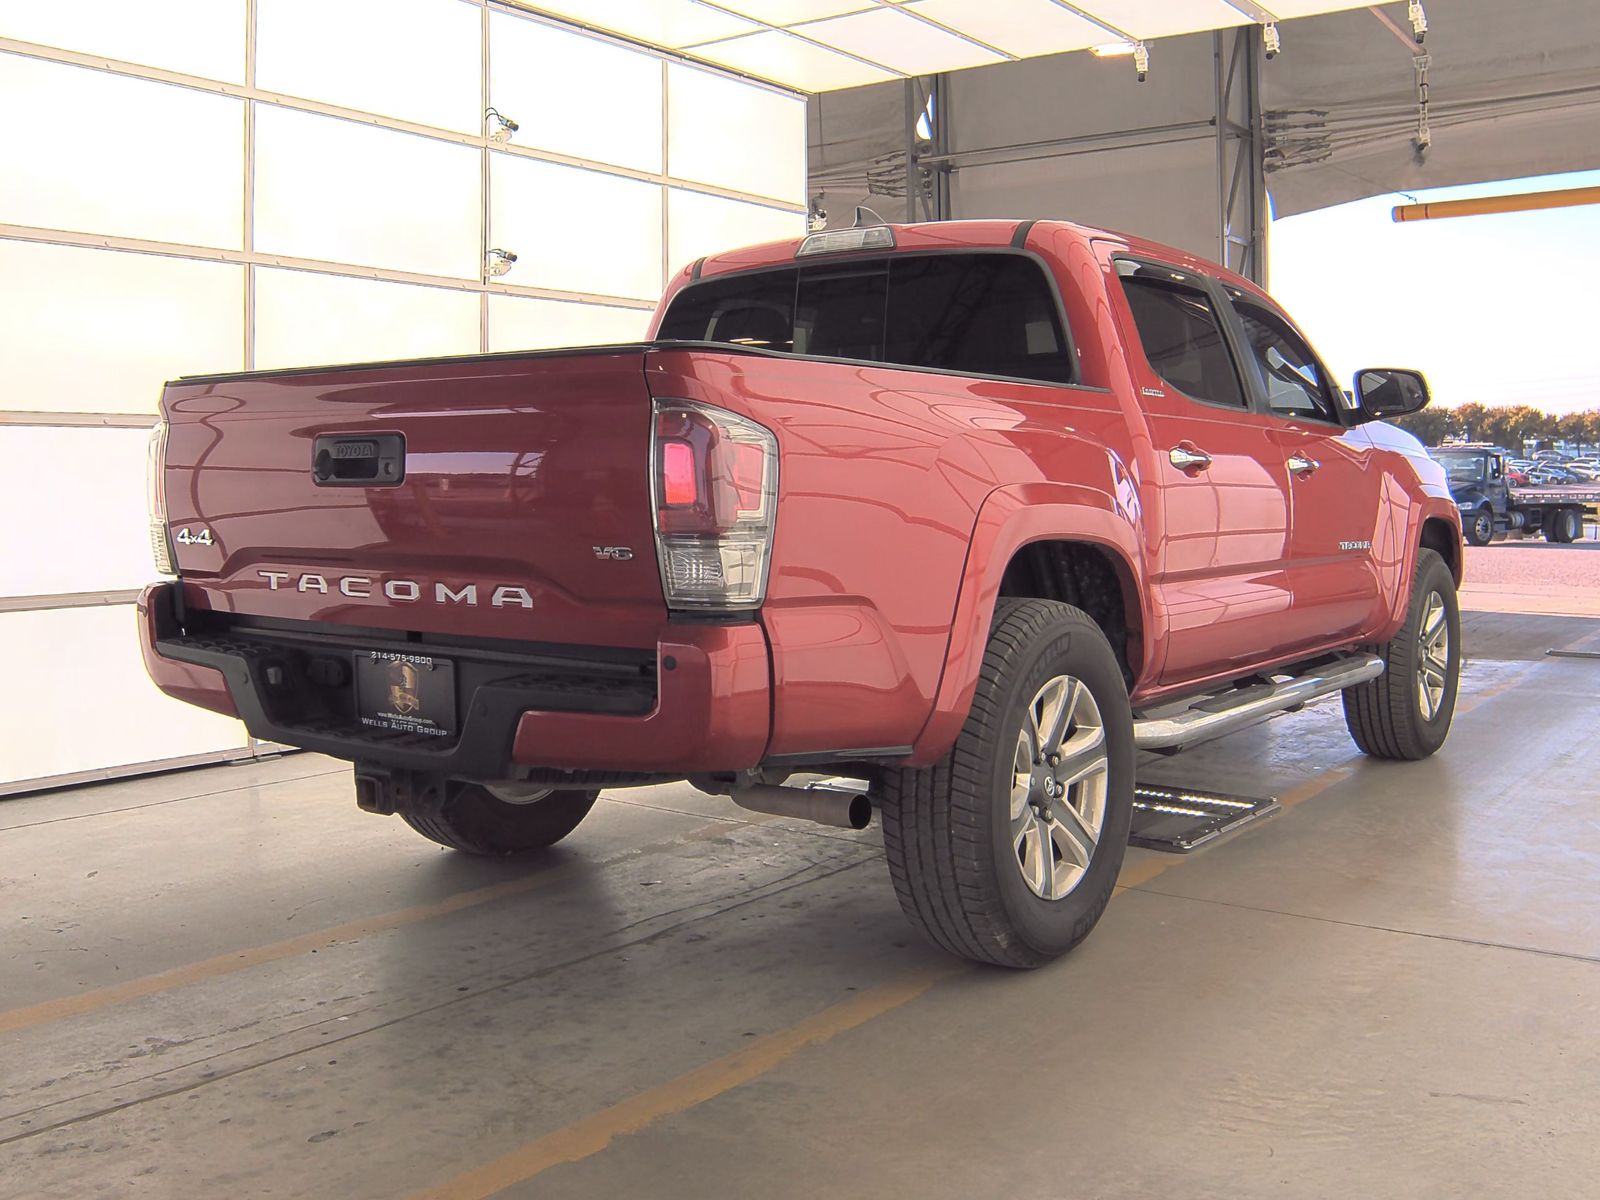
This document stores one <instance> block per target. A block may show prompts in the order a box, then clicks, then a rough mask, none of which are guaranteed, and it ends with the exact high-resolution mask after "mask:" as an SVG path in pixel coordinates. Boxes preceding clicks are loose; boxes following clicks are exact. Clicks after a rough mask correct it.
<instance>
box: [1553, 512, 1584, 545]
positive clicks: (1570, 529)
mask: <svg viewBox="0 0 1600 1200" xmlns="http://www.w3.org/2000/svg"><path fill="white" fill-rule="evenodd" d="M1548 536H1549V539H1550V540H1551V541H1552V542H1556V543H1557V544H1559V545H1563V546H1564V545H1567V544H1568V543H1570V542H1575V541H1577V540H1578V538H1580V537H1581V536H1583V523H1582V522H1581V521H1580V520H1579V519H1578V514H1577V511H1576V510H1575V509H1570V508H1562V509H1558V510H1557V511H1556V512H1554V513H1552V514H1551V516H1550V532H1549V535H1548Z"/></svg>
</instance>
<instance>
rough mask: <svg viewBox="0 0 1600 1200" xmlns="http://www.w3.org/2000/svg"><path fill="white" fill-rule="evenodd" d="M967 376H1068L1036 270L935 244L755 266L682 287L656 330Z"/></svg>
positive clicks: (1028, 263)
mask: <svg viewBox="0 0 1600 1200" xmlns="http://www.w3.org/2000/svg"><path fill="white" fill-rule="evenodd" d="M658 336H659V337H660V338H661V339H662V340H664V341H670V340H681V341H711V342H729V343H733V344H737V345H747V346H756V347H759V348H761V349H770V350H784V351H792V352H793V353H795V354H807V355H813V356H815V357H819V358H849V359H858V360H864V361H867V362H884V363H891V364H894V365H897V366H907V367H918V368H928V369H935V370H944V371H960V372H964V373H967V374H973V375H984V376H991V377H1002V376H1003V377H1010V378H1016V379H1035V380H1040V381H1043V382H1046V383H1070V382H1072V355H1071V353H1070V352H1069V349H1068V342H1067V337H1066V332H1065V330H1064V329H1063V327H1062V324H1061V318H1060V314H1059V309H1058V306H1057V304H1056V299H1055V294H1054V292H1053V291H1052V290H1051V287H1050V284H1049V282H1048V280H1047V279H1046V278H1045V274H1044V271H1043V269H1042V268H1041V267H1040V266H1039V264H1038V263H1036V262H1035V261H1033V260H1032V259H1030V258H1026V257H1023V256H1021V255H1016V254H931V255H907V256H905V257H895V258H884V259H867V260H862V261H858V262H852V263H851V264H849V265H840V264H825V265H818V266H815V267H803V268H797V269H785V270H779V271H761V272H752V273H750V274H747V275H736V276H733V277H731V278H726V279H713V280H709V281H707V282H705V283H698V284H694V285H692V286H690V287H688V288H685V289H684V290H683V291H682V292H680V293H679V294H678V295H677V296H676V297H675V298H674V299H673V301H672V304H671V306H670V307H669V308H668V309H667V313H666V316H665V317H664V318H663V320H662V323H661V330H660V333H659V335H658Z"/></svg>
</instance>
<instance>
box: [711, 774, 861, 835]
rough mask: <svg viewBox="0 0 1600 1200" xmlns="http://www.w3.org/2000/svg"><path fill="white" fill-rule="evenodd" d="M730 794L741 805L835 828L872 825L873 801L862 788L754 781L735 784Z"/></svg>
mask: <svg viewBox="0 0 1600 1200" xmlns="http://www.w3.org/2000/svg"><path fill="white" fill-rule="evenodd" d="M728 795H729V798H730V799H731V800H732V801H733V802H734V803H735V804H737V805H738V806H739V807H740V808H745V809H749V810H750V811H751V812H759V813H766V814H768V815H769V816H774V817H789V818H791V819H793V820H796V821H814V822H816V823H817V824H818V825H830V826H832V827H833V828H835V829H855V830H862V829H865V828H866V827H867V826H868V825H870V824H872V801H871V799H869V798H868V796H867V795H866V793H865V792H863V791H861V790H860V789H859V788H853V787H839V786H830V785H828V784H812V785H811V786H809V787H803V788H798V787H779V786H775V785H773V784H768V783H753V784H749V785H747V786H745V787H736V788H734V789H733V790H732V791H731V792H729V793H728Z"/></svg>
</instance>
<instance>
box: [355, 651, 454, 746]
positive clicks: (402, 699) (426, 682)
mask: <svg viewBox="0 0 1600 1200" xmlns="http://www.w3.org/2000/svg"><path fill="white" fill-rule="evenodd" d="M356 716H357V717H359V718H360V720H361V723H362V724H363V725H365V726H367V727H368V728H369V729H387V730H392V731H394V732H396V733H420V734H425V735H427V736H429V737H451V736H453V735H454V734H455V731H456V669H455V664H454V663H452V662H449V661H448V660H446V659H442V658H432V657H430V656H428V655H425V654H396V653H392V652H390V651H386V650H359V651H357V652H356Z"/></svg>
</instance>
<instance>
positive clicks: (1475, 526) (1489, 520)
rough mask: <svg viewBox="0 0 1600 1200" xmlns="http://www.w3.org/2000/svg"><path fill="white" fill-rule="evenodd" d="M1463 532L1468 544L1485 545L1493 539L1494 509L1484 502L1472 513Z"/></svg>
mask: <svg viewBox="0 0 1600 1200" xmlns="http://www.w3.org/2000/svg"><path fill="white" fill-rule="evenodd" d="M1464 532H1465V533H1466V535H1467V545H1469V546H1487V545H1488V544H1489V543H1490V542H1492V541H1494V510H1492V509H1491V508H1490V507H1489V506H1488V505H1487V504H1485V505H1484V506H1483V507H1482V508H1480V509H1479V510H1478V511H1477V512H1476V513H1474V514H1473V515H1472V520H1470V521H1468V522H1467V525H1466V529H1465V530H1464Z"/></svg>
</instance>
